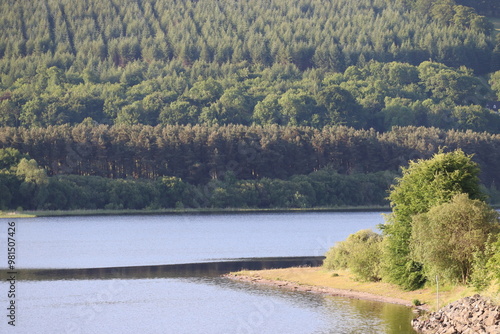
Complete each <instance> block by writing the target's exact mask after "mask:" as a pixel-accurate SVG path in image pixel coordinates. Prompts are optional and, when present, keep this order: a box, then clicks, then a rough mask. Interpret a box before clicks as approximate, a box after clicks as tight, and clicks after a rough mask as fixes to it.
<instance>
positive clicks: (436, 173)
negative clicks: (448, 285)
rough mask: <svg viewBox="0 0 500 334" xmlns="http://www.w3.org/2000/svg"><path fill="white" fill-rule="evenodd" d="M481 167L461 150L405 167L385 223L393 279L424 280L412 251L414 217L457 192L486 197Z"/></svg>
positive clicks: (415, 283)
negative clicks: (480, 176)
mask: <svg viewBox="0 0 500 334" xmlns="http://www.w3.org/2000/svg"><path fill="white" fill-rule="evenodd" d="M479 171H480V170H479V167H478V165H477V164H476V163H475V162H473V161H472V158H471V156H467V155H466V154H464V153H463V152H462V151H461V150H456V151H452V152H449V153H438V154H435V155H434V156H433V157H432V158H431V159H428V160H418V161H412V162H410V165H409V166H408V167H407V168H403V175H402V176H401V177H400V178H398V179H397V181H396V184H395V185H394V186H393V188H392V190H391V193H390V195H389V200H390V202H391V206H392V214H391V215H390V216H389V219H388V222H387V224H385V225H383V232H384V236H385V240H384V242H385V245H386V247H385V251H386V257H385V260H386V261H385V262H386V268H385V270H386V271H387V276H388V278H389V280H390V281H392V282H393V283H396V284H398V285H401V286H402V287H404V288H406V289H414V288H417V287H419V286H421V285H422V284H423V283H424V282H425V280H426V276H425V273H424V272H423V267H422V263H421V262H419V259H418V258H415V257H414V256H412V253H411V247H410V241H411V238H412V231H413V230H414V228H415V226H414V221H413V219H414V217H415V216H416V215H418V214H425V213H427V212H429V210H431V208H433V207H435V206H438V205H441V204H444V203H448V202H450V201H451V199H452V198H453V197H454V196H455V195H458V194H467V196H468V197H469V198H470V199H484V195H483V193H482V191H481V189H480V186H479ZM459 219H460V218H459ZM420 227H422V224H420ZM416 232H417V233H426V232H427V231H422V232H419V231H416ZM419 240H421V238H420V239H419ZM432 242H434V240H433V241H432Z"/></svg>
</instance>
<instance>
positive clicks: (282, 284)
mask: <svg viewBox="0 0 500 334" xmlns="http://www.w3.org/2000/svg"><path fill="white" fill-rule="evenodd" d="M223 277H226V278H229V279H232V280H235V281H239V282H246V283H250V284H256V285H263V286H271V287H277V288H280V289H285V290H290V291H299V292H309V293H314V294H321V295H326V296H333V297H344V298H352V299H361V300H369V301H375V302H382V303H390V304H397V305H402V306H406V307H410V308H415V309H416V310H422V311H428V310H429V308H428V307H427V305H420V306H415V305H413V304H412V303H411V302H409V301H407V300H405V299H400V298H393V297H387V296H382V295H377V294H373V293H369V292H362V291H356V290H352V289H338V288H331V287H324V286H314V285H305V284H300V283H295V282H291V281H281V280H279V281H277V280H271V279H266V278H262V277H259V276H247V275H239V274H234V273H230V274H226V275H223Z"/></svg>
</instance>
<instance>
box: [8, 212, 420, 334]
mask: <svg viewBox="0 0 500 334" xmlns="http://www.w3.org/2000/svg"><path fill="white" fill-rule="evenodd" d="M6 222H7V220H1V221H0V234H3V235H4V236H6V230H7V224H6ZM381 222H383V218H382V217H381V215H380V213H293V214H289V213H286V214H243V215H241V214H224V215H183V216H181V215H179V216H112V217H60V218H35V219H26V220H24V219H23V220H21V219H18V220H16V228H17V229H16V242H17V259H18V264H17V265H18V268H21V267H22V268H93V267H108V266H131V265H145V264H171V263H191V262H200V261H216V260H227V259H232V258H248V257H268V256H303V255H304V256H306V255H311V256H315V255H322V254H324V253H325V252H326V250H327V249H328V248H329V247H330V246H331V245H333V244H334V243H335V242H336V241H340V240H343V239H344V238H345V237H346V236H347V235H349V234H350V233H353V232H355V231H357V230H359V229H363V228H375V226H376V225H377V224H379V223H381ZM3 239H5V238H3ZM0 240H2V239H0ZM4 246H5V243H4V240H2V242H1V243H0V247H2V249H0V264H1V265H0V268H2V269H5V268H6V264H4V263H5V262H6V261H5V259H6V254H5V250H4V248H5V247H4ZM8 288H9V286H8V284H7V283H6V282H1V283H0V309H4V310H5V309H6V307H7V303H8V299H7V293H6V292H7V290H8ZM16 292H17V294H16V306H17V310H16V312H17V313H16V327H15V328H12V327H11V326H9V325H8V324H7V320H6V316H5V315H4V316H2V317H0V319H2V320H0V333H4V332H5V333H112V334H113V333H137V332H140V333H172V334H173V333H208V334H211V333H213V334H217V333H290V334H294V333H297V334H298V333H394V334H396V333H401V334H404V333H414V332H413V331H412V330H411V328H410V326H409V321H410V319H411V317H412V314H411V312H410V311H409V310H408V309H407V308H405V307H400V306H396V305H390V304H384V303H376V302H367V301H358V300H349V299H342V298H331V297H324V296H318V295H312V294H307V293H297V292H286V291H281V290H278V289H276V288H271V287H255V286H251V285H249V284H247V283H241V282H233V281H230V280H227V279H224V278H219V277H192V278H155V277H154V276H153V277H151V278H148V279H143V278H141V279H134V278H124V279H97V280H50V281H43V280H42V281H19V280H18V281H17V282H16ZM4 313H5V314H6V311H4Z"/></svg>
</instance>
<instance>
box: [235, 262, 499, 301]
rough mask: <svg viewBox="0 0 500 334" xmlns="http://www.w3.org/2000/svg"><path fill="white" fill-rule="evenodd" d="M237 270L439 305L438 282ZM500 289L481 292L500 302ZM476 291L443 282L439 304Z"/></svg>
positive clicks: (316, 270)
mask: <svg viewBox="0 0 500 334" xmlns="http://www.w3.org/2000/svg"><path fill="white" fill-rule="evenodd" d="M233 274H235V275H242V276H252V277H260V278H264V279H269V280H280V281H288V282H293V283H297V284H302V285H309V286H320V287H327V288H335V289H343V290H353V291H359V292H368V293H372V294H376V295H379V296H383V297H390V298H399V299H403V300H406V301H408V302H409V303H414V301H415V300H418V301H419V302H421V303H422V304H426V305H428V306H429V308H430V310H436V309H437V295H436V287H435V286H429V287H425V288H423V289H420V290H415V291H405V290H402V289H400V288H399V287H397V286H396V285H393V284H389V283H384V282H359V281H356V280H355V279H354V278H353V275H351V273H350V272H348V271H335V272H332V271H328V270H326V269H323V268H321V267H319V268H287V269H271V270H256V271H241V272H237V273H233ZM497 291H498V289H497V287H492V288H491V289H490V290H489V291H486V292H483V293H481V294H482V295H484V296H486V297H489V298H491V299H493V300H494V301H495V302H497V303H498V302H499V301H500V298H499V295H498V293H497ZM476 293H477V292H476V291H474V289H473V288H470V287H465V286H450V285H447V286H440V287H439V307H443V306H444V305H446V304H449V303H451V302H454V301H456V300H458V299H461V298H464V297H467V296H471V295H474V294H476Z"/></svg>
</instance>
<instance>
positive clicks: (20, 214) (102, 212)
mask: <svg viewBox="0 0 500 334" xmlns="http://www.w3.org/2000/svg"><path fill="white" fill-rule="evenodd" d="M364 211H365V212H370V211H371V212H379V211H380V212H389V211H390V208H389V207H388V206H338V207H318V208H270V209H264V208H183V209H157V210H156V209H142V210H127V209H121V210H120V209H117V210H111V209H109V210H108V209H96V210H85V209H81V210H36V211H0V218H25V217H58V216H108V215H179V214H232V213H289V212H364Z"/></svg>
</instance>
